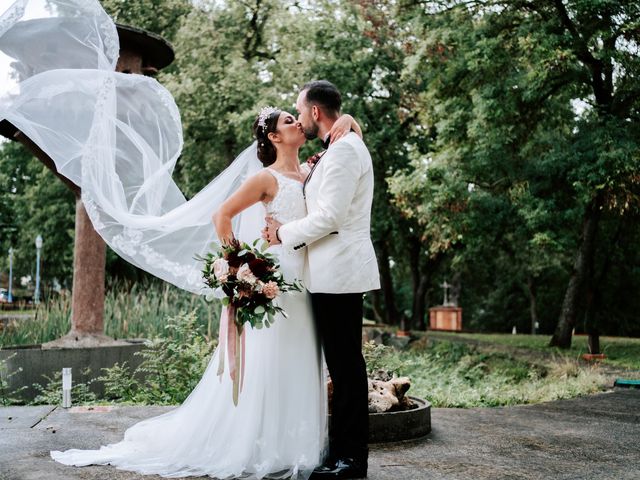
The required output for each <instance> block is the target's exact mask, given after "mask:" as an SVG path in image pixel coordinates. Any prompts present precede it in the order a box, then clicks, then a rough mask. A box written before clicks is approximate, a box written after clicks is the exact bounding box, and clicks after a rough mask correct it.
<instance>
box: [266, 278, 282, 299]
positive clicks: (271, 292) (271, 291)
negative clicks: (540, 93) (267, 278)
mask: <svg viewBox="0 0 640 480" xmlns="http://www.w3.org/2000/svg"><path fill="white" fill-rule="evenodd" d="M262 294H263V295H264V296H265V297H267V298H268V299H270V300H273V299H274V298H276V297H277V296H278V295H280V288H279V287H278V284H277V283H276V282H267V283H265V284H264V286H263V287H262Z"/></svg>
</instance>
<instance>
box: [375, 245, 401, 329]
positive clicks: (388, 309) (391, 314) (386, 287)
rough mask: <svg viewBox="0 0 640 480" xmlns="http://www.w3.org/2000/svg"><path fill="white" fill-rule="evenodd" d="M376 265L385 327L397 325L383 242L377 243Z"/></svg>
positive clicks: (391, 280)
mask: <svg viewBox="0 0 640 480" xmlns="http://www.w3.org/2000/svg"><path fill="white" fill-rule="evenodd" d="M376 250H377V252H378V264H379V268H380V288H381V290H382V298H383V300H384V307H385V309H384V323H386V324H387V325H398V323H399V322H398V310H397V309H396V303H395V294H394V293H395V292H394V289H393V279H392V277H391V268H390V266H389V249H388V248H387V244H386V243H385V242H384V241H381V242H379V243H378V248H377V249H376Z"/></svg>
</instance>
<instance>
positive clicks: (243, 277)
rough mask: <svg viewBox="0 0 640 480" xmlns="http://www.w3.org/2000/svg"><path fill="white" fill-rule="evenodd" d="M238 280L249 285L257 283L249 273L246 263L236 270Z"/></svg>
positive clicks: (250, 272)
mask: <svg viewBox="0 0 640 480" xmlns="http://www.w3.org/2000/svg"><path fill="white" fill-rule="evenodd" d="M238 280H240V281H242V282H247V283H248V284H250V285H254V284H255V283H256V282H257V281H258V279H257V278H256V276H255V275H254V274H253V272H252V271H251V268H249V265H248V264H246V263H243V264H242V265H240V268H239V269H238Z"/></svg>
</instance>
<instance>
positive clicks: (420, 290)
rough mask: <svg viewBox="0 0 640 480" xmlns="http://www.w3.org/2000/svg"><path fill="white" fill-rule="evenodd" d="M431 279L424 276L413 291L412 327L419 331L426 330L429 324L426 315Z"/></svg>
mask: <svg viewBox="0 0 640 480" xmlns="http://www.w3.org/2000/svg"><path fill="white" fill-rule="evenodd" d="M428 284H429V277H428V276H427V275H426V274H422V275H421V276H420V279H419V280H418V285H417V287H416V288H414V290H413V308H412V315H411V327H413V328H415V329H417V330H426V329H427V324H426V321H425V315H426V310H427V286H428Z"/></svg>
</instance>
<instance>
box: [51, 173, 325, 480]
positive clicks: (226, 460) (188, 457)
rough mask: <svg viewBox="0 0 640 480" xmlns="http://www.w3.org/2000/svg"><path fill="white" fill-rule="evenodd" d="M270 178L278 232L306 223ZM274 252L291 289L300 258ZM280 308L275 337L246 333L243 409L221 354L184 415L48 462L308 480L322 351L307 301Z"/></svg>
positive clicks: (286, 181) (318, 453)
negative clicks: (279, 225) (274, 189)
mask: <svg viewBox="0 0 640 480" xmlns="http://www.w3.org/2000/svg"><path fill="white" fill-rule="evenodd" d="M269 171H270V172H272V174H273V175H274V176H275V177H276V179H277V181H278V187H279V188H278V194H277V195H276V197H275V198H274V200H273V202H271V203H270V204H268V205H266V207H267V212H268V213H269V214H271V215H272V216H273V217H274V218H275V219H277V220H278V221H280V222H282V223H286V222H288V221H291V220H295V219H298V218H301V217H304V216H305V215H306V210H305V204H304V198H303V196H302V184H300V182H298V181H295V180H293V179H290V178H288V177H285V176H283V175H281V174H279V173H278V172H276V171H274V170H271V169H269ZM270 250H271V251H272V252H273V253H275V254H278V256H279V259H280V265H281V271H282V272H283V274H284V276H285V278H286V279H288V280H292V279H294V278H298V279H299V278H302V268H303V265H304V252H293V251H287V252H283V251H280V247H271V249H270ZM279 304H280V305H281V306H282V307H283V308H284V310H285V312H286V314H287V318H284V317H283V316H282V315H278V316H277V319H276V321H275V323H274V324H273V325H272V326H271V327H270V328H264V329H262V330H253V329H251V328H248V329H247V333H246V335H247V337H246V371H245V379H244V388H243V390H242V393H241V394H240V400H239V404H238V406H237V407H234V405H233V402H232V392H231V388H232V382H231V379H230V377H229V375H228V374H227V373H226V372H225V374H224V375H223V377H222V381H220V378H219V377H218V376H217V375H216V369H217V367H218V361H219V358H218V357H219V355H218V351H216V352H215V353H214V355H213V356H212V359H211V362H210V363H209V366H208V367H207V370H206V372H205V374H204V376H203V377H202V380H201V381H200V383H199V384H198V386H197V387H196V388H195V389H194V391H193V392H192V393H191V395H189V397H188V398H187V400H186V401H185V402H184V403H183V404H182V405H181V406H180V407H178V408H176V409H175V410H172V411H171V412H169V413H166V414H164V415H160V416H158V417H155V418H151V419H148V420H144V421H142V422H140V423H138V424H136V425H134V426H132V427H131V428H129V429H128V430H127V431H126V432H125V434H124V440H122V441H121V442H119V443H116V444H112V445H107V446H103V447H101V448H100V449H99V450H75V449H74V450H67V451H65V452H58V451H53V452H51V456H52V457H53V458H54V459H55V460H56V461H58V462H61V463H64V464H66V465H90V464H111V465H114V466H115V467H116V468H119V469H123V470H131V471H135V472H139V473H143V474H158V475H161V476H163V477H183V476H201V475H209V476H211V477H214V478H238V477H240V478H245V477H246V478H264V477H268V478H308V476H309V475H310V473H311V471H312V470H313V468H314V467H315V466H316V465H318V464H319V463H320V462H321V457H322V452H323V451H324V447H325V442H326V438H327V436H326V421H325V418H326V405H325V401H326V400H325V399H326V392H325V388H324V387H323V386H324V385H325V382H324V379H323V378H322V377H323V376H322V370H321V365H322V363H321V358H320V349H319V346H318V342H317V337H316V334H315V329H314V324H313V321H312V317H311V311H310V307H309V302H308V300H307V294H306V293H305V292H291V293H287V294H283V295H282V296H281V297H280V301H279Z"/></svg>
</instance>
